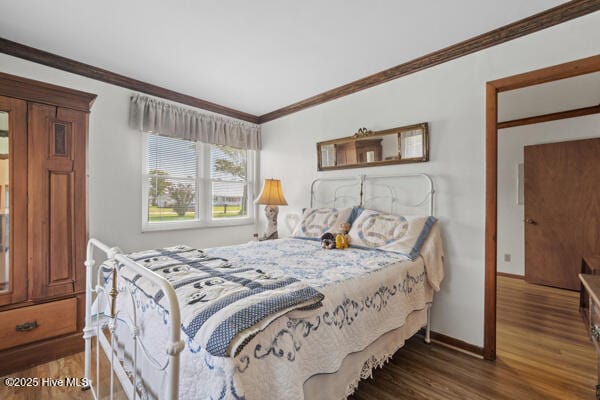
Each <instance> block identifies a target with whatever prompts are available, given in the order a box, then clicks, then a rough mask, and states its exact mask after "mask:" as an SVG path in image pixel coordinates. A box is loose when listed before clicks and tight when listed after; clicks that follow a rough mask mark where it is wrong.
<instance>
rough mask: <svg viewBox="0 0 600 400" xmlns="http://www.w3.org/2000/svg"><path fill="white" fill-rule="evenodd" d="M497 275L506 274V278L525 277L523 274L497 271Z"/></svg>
mask: <svg viewBox="0 0 600 400" xmlns="http://www.w3.org/2000/svg"><path fill="white" fill-rule="evenodd" d="M496 275H498V276H504V277H506V278H513V279H525V276H523V275H517V274H509V273H508V272H496Z"/></svg>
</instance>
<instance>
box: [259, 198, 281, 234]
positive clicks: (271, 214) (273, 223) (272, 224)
mask: <svg viewBox="0 0 600 400" xmlns="http://www.w3.org/2000/svg"><path fill="white" fill-rule="evenodd" d="M278 214H279V206H271V205H267V206H265V217H266V218H267V231H266V232H265V235H264V236H263V237H262V238H261V239H260V240H271V239H279V235H278V233H277V215H278Z"/></svg>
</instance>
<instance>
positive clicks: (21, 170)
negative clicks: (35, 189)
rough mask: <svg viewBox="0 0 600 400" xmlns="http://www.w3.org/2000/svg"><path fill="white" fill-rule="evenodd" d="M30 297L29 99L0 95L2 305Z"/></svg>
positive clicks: (0, 256) (0, 300)
mask: <svg viewBox="0 0 600 400" xmlns="http://www.w3.org/2000/svg"><path fill="white" fill-rule="evenodd" d="M26 299H27V103H26V102H24V101H22V100H18V99H13V98H9V97H3V96H0V306H1V305H6V304H11V303H19V302H22V301H25V300H26Z"/></svg>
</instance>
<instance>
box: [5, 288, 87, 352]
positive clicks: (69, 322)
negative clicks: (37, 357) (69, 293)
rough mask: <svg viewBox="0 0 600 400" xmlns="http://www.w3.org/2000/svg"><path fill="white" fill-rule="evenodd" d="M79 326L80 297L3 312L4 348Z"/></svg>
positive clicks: (49, 336)
mask: <svg viewBox="0 0 600 400" xmlns="http://www.w3.org/2000/svg"><path fill="white" fill-rule="evenodd" d="M76 330H77V299H75V298H72V299H66V300H60V301H54V302H51V303H44V304H39V305H35V306H29V307H23V308H18V309H14V310H9V311H4V312H0V350H4V349H8V348H11V347H15V346H19V345H21V344H26V343H31V342H35V341H38V340H42V339H48V338H51V337H55V336H60V335H65V334H67V333H72V332H75V331H76Z"/></svg>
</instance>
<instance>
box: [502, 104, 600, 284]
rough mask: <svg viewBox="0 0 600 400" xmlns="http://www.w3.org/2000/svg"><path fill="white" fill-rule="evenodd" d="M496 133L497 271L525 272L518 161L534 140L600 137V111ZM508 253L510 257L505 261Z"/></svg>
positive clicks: (550, 141) (540, 141)
mask: <svg viewBox="0 0 600 400" xmlns="http://www.w3.org/2000/svg"><path fill="white" fill-rule="evenodd" d="M499 132H500V134H499V136H498V271H501V272H507V273H510V274H516V275H524V274H525V254H524V251H525V250H524V244H525V235H524V229H525V227H524V222H523V219H524V206H523V205H522V204H521V205H519V204H517V165H518V164H519V163H522V162H523V154H524V150H523V148H524V147H525V146H530V145H534V144H542V143H554V142H562V141H566V140H577V139H588V138H592V137H600V115H598V114H595V115H589V116H585V117H578V118H572V119H564V120H560V121H552V122H545V123H542V124H535V125H525V126H518V127H514V128H509V129H502V130H500V131H499ZM505 254H510V255H511V257H510V258H511V261H510V262H506V261H504V255H505Z"/></svg>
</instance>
